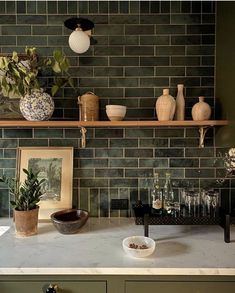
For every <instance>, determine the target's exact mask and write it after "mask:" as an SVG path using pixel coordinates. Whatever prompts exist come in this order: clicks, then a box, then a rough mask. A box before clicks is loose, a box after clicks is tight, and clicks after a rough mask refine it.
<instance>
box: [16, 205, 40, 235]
mask: <svg viewBox="0 0 235 293" xmlns="http://www.w3.org/2000/svg"><path fill="white" fill-rule="evenodd" d="M38 211H39V207H37V208H36V209H33V210H29V211H17V210H16V209H15V210H14V221H15V231H16V235H18V236H31V235H35V234H37V233H38Z"/></svg>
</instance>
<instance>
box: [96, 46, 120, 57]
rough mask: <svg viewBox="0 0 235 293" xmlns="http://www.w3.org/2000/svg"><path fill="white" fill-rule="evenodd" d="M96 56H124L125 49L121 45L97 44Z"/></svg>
mask: <svg viewBox="0 0 235 293" xmlns="http://www.w3.org/2000/svg"><path fill="white" fill-rule="evenodd" d="M94 55H95V56H120V55H121V56H122V55H123V50H122V47H121V46H108V47H107V46H96V47H94Z"/></svg>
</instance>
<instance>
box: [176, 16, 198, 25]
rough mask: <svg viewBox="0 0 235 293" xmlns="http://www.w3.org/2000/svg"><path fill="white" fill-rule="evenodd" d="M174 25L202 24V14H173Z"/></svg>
mask: <svg viewBox="0 0 235 293" xmlns="http://www.w3.org/2000/svg"><path fill="white" fill-rule="evenodd" d="M171 23H172V24H197V23H199V24H200V23H201V14H171Z"/></svg>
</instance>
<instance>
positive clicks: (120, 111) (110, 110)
mask: <svg viewBox="0 0 235 293" xmlns="http://www.w3.org/2000/svg"><path fill="white" fill-rule="evenodd" d="M106 114H107V116H108V118H109V120H111V121H121V120H123V119H124V117H125V115H126V106H121V105H106Z"/></svg>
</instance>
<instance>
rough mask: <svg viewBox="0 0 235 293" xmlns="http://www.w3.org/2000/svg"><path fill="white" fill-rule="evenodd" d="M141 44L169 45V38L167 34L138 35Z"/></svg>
mask: <svg viewBox="0 0 235 293" xmlns="http://www.w3.org/2000/svg"><path fill="white" fill-rule="evenodd" d="M140 44H141V45H158V46H159V45H169V44H170V38H169V36H152V37H151V38H150V37H149V36H140Z"/></svg>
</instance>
